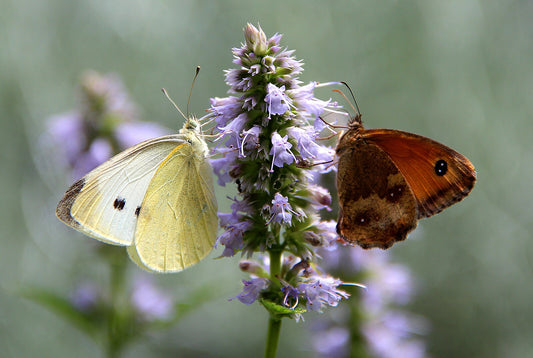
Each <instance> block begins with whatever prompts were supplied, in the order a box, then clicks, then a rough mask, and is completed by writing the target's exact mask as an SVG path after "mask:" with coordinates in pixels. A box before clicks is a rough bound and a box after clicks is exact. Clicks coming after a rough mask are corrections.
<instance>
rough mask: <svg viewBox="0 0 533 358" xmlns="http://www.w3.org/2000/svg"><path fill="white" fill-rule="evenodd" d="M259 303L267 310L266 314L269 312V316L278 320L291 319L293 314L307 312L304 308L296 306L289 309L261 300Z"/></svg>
mask: <svg viewBox="0 0 533 358" xmlns="http://www.w3.org/2000/svg"><path fill="white" fill-rule="evenodd" d="M260 302H261V304H262V305H263V306H265V308H266V309H267V310H268V312H270V314H272V315H275V316H278V317H280V318H281V317H290V318H292V317H293V316H294V315H295V314H302V313H305V312H307V310H306V309H305V308H303V307H300V306H296V307H295V308H289V307H285V306H282V305H279V304H277V303H275V302H272V301H270V300H266V299H261V300H260Z"/></svg>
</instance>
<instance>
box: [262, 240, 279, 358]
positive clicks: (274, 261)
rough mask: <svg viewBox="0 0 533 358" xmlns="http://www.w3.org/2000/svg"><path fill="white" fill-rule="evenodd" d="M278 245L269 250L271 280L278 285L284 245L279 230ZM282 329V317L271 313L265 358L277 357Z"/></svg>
mask: <svg viewBox="0 0 533 358" xmlns="http://www.w3.org/2000/svg"><path fill="white" fill-rule="evenodd" d="M274 234H275V237H276V238H277V240H276V243H277V244H276V245H272V247H271V248H270V250H269V253H270V282H271V284H272V285H276V283H278V282H279V280H278V279H279V275H280V273H281V254H282V253H283V247H282V246H281V245H280V244H279V237H280V234H279V232H275V233H274ZM280 331H281V318H280V317H278V316H276V315H275V314H273V313H270V318H269V320H268V332H267V341H266V347H265V358H275V357H276V352H277V349H278V342H279V334H280Z"/></svg>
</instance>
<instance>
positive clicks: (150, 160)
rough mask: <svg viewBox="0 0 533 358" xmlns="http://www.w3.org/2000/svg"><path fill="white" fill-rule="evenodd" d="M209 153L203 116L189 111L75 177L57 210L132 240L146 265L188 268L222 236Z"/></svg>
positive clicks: (107, 235) (90, 231)
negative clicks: (167, 131) (171, 126)
mask: <svg viewBox="0 0 533 358" xmlns="http://www.w3.org/2000/svg"><path fill="white" fill-rule="evenodd" d="M165 94H166V93H165ZM178 110H179V109H178ZM180 112H181V111H180ZM207 153H208V148H207V144H206V142H205V140H204V139H203V138H202V135H201V134H200V125H199V122H198V121H197V120H196V119H194V118H188V119H187V121H186V123H185V124H184V126H183V128H182V129H181V130H180V131H179V133H178V134H174V135H168V136H164V137H160V138H155V139H150V140H147V141H144V142H141V143H139V144H137V145H135V146H133V147H131V148H129V149H126V150H125V151H123V152H122V153H120V154H117V155H116V156H114V157H113V158H111V159H109V160H108V161H107V162H105V163H103V164H101V165H100V166H98V167H97V168H96V169H94V170H92V171H91V172H89V173H88V174H87V175H85V176H84V177H83V178H81V179H80V180H78V181H77V182H75V183H74V184H73V185H72V186H71V187H70V188H69V189H68V190H67V192H66V193H65V196H64V197H63V199H61V201H60V202H59V204H58V205H57V209H56V215H57V217H58V218H59V219H60V220H61V221H63V222H64V223H65V224H67V225H68V226H70V227H72V228H74V229H76V230H78V231H80V232H82V233H84V234H86V235H88V236H90V237H93V238H95V239H97V240H100V241H103V242H105V243H108V244H113V245H121V246H127V251H128V254H129V256H130V257H131V259H132V260H133V261H134V262H135V263H136V264H137V265H139V266H140V267H142V268H144V269H146V270H148V271H155V272H178V271H181V270H184V269H186V268H187V267H189V266H191V265H193V264H195V263H197V262H199V261H200V260H202V259H203V258H204V257H205V256H207V254H209V252H211V250H212V249H213V246H214V244H215V240H216V233H217V228H218V217H217V202H216V198H215V194H214V190H213V179H212V176H211V175H212V174H211V173H212V170H211V166H210V164H209V162H208V161H207V159H206V155H207Z"/></svg>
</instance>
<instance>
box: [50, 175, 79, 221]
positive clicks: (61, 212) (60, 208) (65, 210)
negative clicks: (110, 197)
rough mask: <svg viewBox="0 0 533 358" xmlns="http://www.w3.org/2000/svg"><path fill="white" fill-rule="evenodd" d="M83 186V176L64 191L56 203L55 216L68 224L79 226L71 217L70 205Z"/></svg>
mask: <svg viewBox="0 0 533 358" xmlns="http://www.w3.org/2000/svg"><path fill="white" fill-rule="evenodd" d="M84 186H85V178H81V179H80V180H78V181H77V182H75V183H74V184H72V186H71V187H70V188H68V190H67V191H66V192H65V196H63V199H61V200H60V201H59V203H58V204H57V207H56V216H57V218H58V219H59V220H61V221H63V222H64V223H65V224H67V225H69V226H72V227H77V226H79V224H78V222H77V221H76V220H74V218H73V217H72V215H71V213H70V210H71V209H72V205H73V204H74V202H75V201H76V198H77V197H78V194H79V193H80V192H81V190H82V189H83V187H84Z"/></svg>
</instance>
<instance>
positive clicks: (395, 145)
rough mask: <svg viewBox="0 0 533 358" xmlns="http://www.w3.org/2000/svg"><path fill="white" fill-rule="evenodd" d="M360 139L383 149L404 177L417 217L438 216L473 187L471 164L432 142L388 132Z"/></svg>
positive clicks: (367, 134) (370, 133)
mask: <svg viewBox="0 0 533 358" xmlns="http://www.w3.org/2000/svg"><path fill="white" fill-rule="evenodd" d="M362 138H363V139H364V140H366V141H367V142H369V143H373V144H375V145H377V146H378V147H380V148H381V149H383V150H384V151H385V152H386V153H387V154H388V155H389V157H390V158H391V159H392V161H393V162H394V164H395V165H396V166H397V167H398V169H399V170H400V172H401V173H402V174H403V176H404V177H405V179H406V181H407V183H408V184H409V186H410V188H411V190H412V191H413V194H414V195H415V197H416V201H417V206H418V218H424V217H430V216H432V215H434V214H437V213H439V212H440V211H442V210H443V209H445V208H447V207H448V206H450V205H452V204H454V203H456V202H458V201H460V200H461V199H462V198H464V197H465V196H466V195H468V193H469V192H470V191H471V190H472V188H473V187H474V183H475V181H476V172H475V169H474V166H473V165H472V163H471V162H470V161H469V160H468V159H467V158H466V157H465V156H463V155H462V154H460V153H457V152H456V151H454V150H453V149H451V148H449V147H447V146H445V145H443V144H441V143H438V142H436V141H434V140H432V139H429V138H426V137H423V136H420V135H416V134H413V133H408V132H402V131H398V130H391V129H368V130H364V131H363V132H362Z"/></svg>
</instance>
